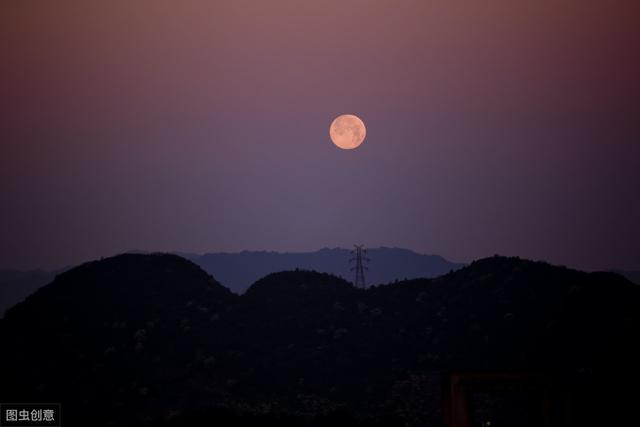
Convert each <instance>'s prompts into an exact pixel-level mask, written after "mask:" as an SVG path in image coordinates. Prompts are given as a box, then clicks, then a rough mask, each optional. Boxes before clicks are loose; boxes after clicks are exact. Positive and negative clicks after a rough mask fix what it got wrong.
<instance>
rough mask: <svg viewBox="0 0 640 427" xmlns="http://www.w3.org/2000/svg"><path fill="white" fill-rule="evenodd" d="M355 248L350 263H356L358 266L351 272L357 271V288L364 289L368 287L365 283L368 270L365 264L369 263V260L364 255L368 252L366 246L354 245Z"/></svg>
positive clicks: (352, 268)
mask: <svg viewBox="0 0 640 427" xmlns="http://www.w3.org/2000/svg"><path fill="white" fill-rule="evenodd" d="M353 248H354V249H353V250H352V251H351V254H352V255H354V256H353V257H351V259H349V263H352V262H354V261H355V263H356V265H355V266H354V267H351V271H353V270H355V271H356V281H355V285H356V288H363V289H364V288H365V287H366V284H365V281H364V271H365V270H368V268H367V267H366V266H365V265H364V263H365V262H369V258H367V257H366V256H365V255H364V254H366V253H367V250H366V249H365V247H364V245H353Z"/></svg>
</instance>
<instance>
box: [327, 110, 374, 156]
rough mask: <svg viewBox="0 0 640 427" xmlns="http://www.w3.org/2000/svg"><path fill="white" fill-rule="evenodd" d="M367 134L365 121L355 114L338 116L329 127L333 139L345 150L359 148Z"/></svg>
mask: <svg viewBox="0 0 640 427" xmlns="http://www.w3.org/2000/svg"><path fill="white" fill-rule="evenodd" d="M366 135H367V128H365V127H364V122H363V121H362V120H360V118H359V117H358V116H354V115H353V114H343V115H341V116H338V117H336V118H335V119H334V120H333V122H332V123H331V126H330V127H329V136H330V137H331V141H333V143H334V144H335V145H336V146H337V147H340V148H342V149H343V150H353V149H354V148H358V147H359V146H360V144H362V141H364V137H365V136H366Z"/></svg>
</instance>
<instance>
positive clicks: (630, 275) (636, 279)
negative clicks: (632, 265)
mask: <svg viewBox="0 0 640 427" xmlns="http://www.w3.org/2000/svg"><path fill="white" fill-rule="evenodd" d="M611 271H612V272H614V273H617V274H619V275H621V276H624V277H626V278H627V279H629V280H630V281H631V282H633V283H635V284H636V285H640V271H626V270H611Z"/></svg>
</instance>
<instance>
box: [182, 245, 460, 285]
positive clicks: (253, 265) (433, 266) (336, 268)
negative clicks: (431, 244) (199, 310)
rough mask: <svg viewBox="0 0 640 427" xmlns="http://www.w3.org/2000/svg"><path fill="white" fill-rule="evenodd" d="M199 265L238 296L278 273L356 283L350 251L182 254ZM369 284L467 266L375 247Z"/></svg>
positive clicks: (437, 257) (396, 249)
mask: <svg viewBox="0 0 640 427" xmlns="http://www.w3.org/2000/svg"><path fill="white" fill-rule="evenodd" d="M179 255H181V256H184V257H185V258H187V259H190V260H191V261H193V262H195V263H196V264H198V265H199V266H200V267H202V268H203V269H204V270H205V271H206V272H208V273H209V274H211V275H213V276H214V277H216V278H217V279H218V280H220V282H221V283H224V284H225V286H228V287H229V289H231V290H232V291H234V292H236V293H243V292H244V291H245V290H247V288H248V287H249V286H250V285H251V284H252V283H254V282H255V281H256V280H258V279H260V278H261V277H264V276H266V275H267V274H269V273H275V272H278V271H285V270H295V269H296V268H298V269H306V270H315V271H319V272H323V273H331V274H334V275H336V276H340V277H343V278H344V279H346V280H348V281H350V282H351V281H353V277H354V273H353V271H351V270H350V269H351V267H353V263H352V264H349V258H350V257H351V255H350V251H349V250H348V249H342V248H334V249H328V248H324V249H320V250H318V251H315V252H266V251H243V252H237V253H209V254H204V255H197V254H179ZM367 256H368V257H369V258H370V259H371V262H370V263H369V270H368V271H367V274H366V278H367V284H369V285H379V284H382V283H389V282H393V281H394V280H402V279H415V278H419V277H423V278H424V277H436V276H440V275H442V274H445V273H448V272H449V271H451V270H457V269H459V268H461V267H463V266H464V264H460V263H454V262H450V261H447V260H446V259H444V258H442V257H441V256H438V255H423V254H418V253H416V252H413V251H410V250H408V249H400V248H385V247H381V248H373V249H369V250H368V251H367Z"/></svg>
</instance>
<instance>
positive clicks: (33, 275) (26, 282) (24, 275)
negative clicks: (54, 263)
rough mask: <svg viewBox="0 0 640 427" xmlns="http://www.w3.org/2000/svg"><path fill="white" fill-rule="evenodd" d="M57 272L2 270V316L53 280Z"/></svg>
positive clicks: (0, 297)
mask: <svg viewBox="0 0 640 427" xmlns="http://www.w3.org/2000/svg"><path fill="white" fill-rule="evenodd" d="M55 274H56V273H55V272H49V271H43V270H31V271H18V270H0V318H1V317H2V316H3V315H4V311H5V310H6V309H7V308H9V307H11V306H13V305H15V304H17V303H18V302H20V301H22V300H23V299H25V298H26V297H27V296H28V295H30V294H31V293H33V292H34V291H35V290H36V289H38V288H40V287H42V286H44V285H46V284H47V283H49V282H51V281H52V280H53V278H54V277H55Z"/></svg>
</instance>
